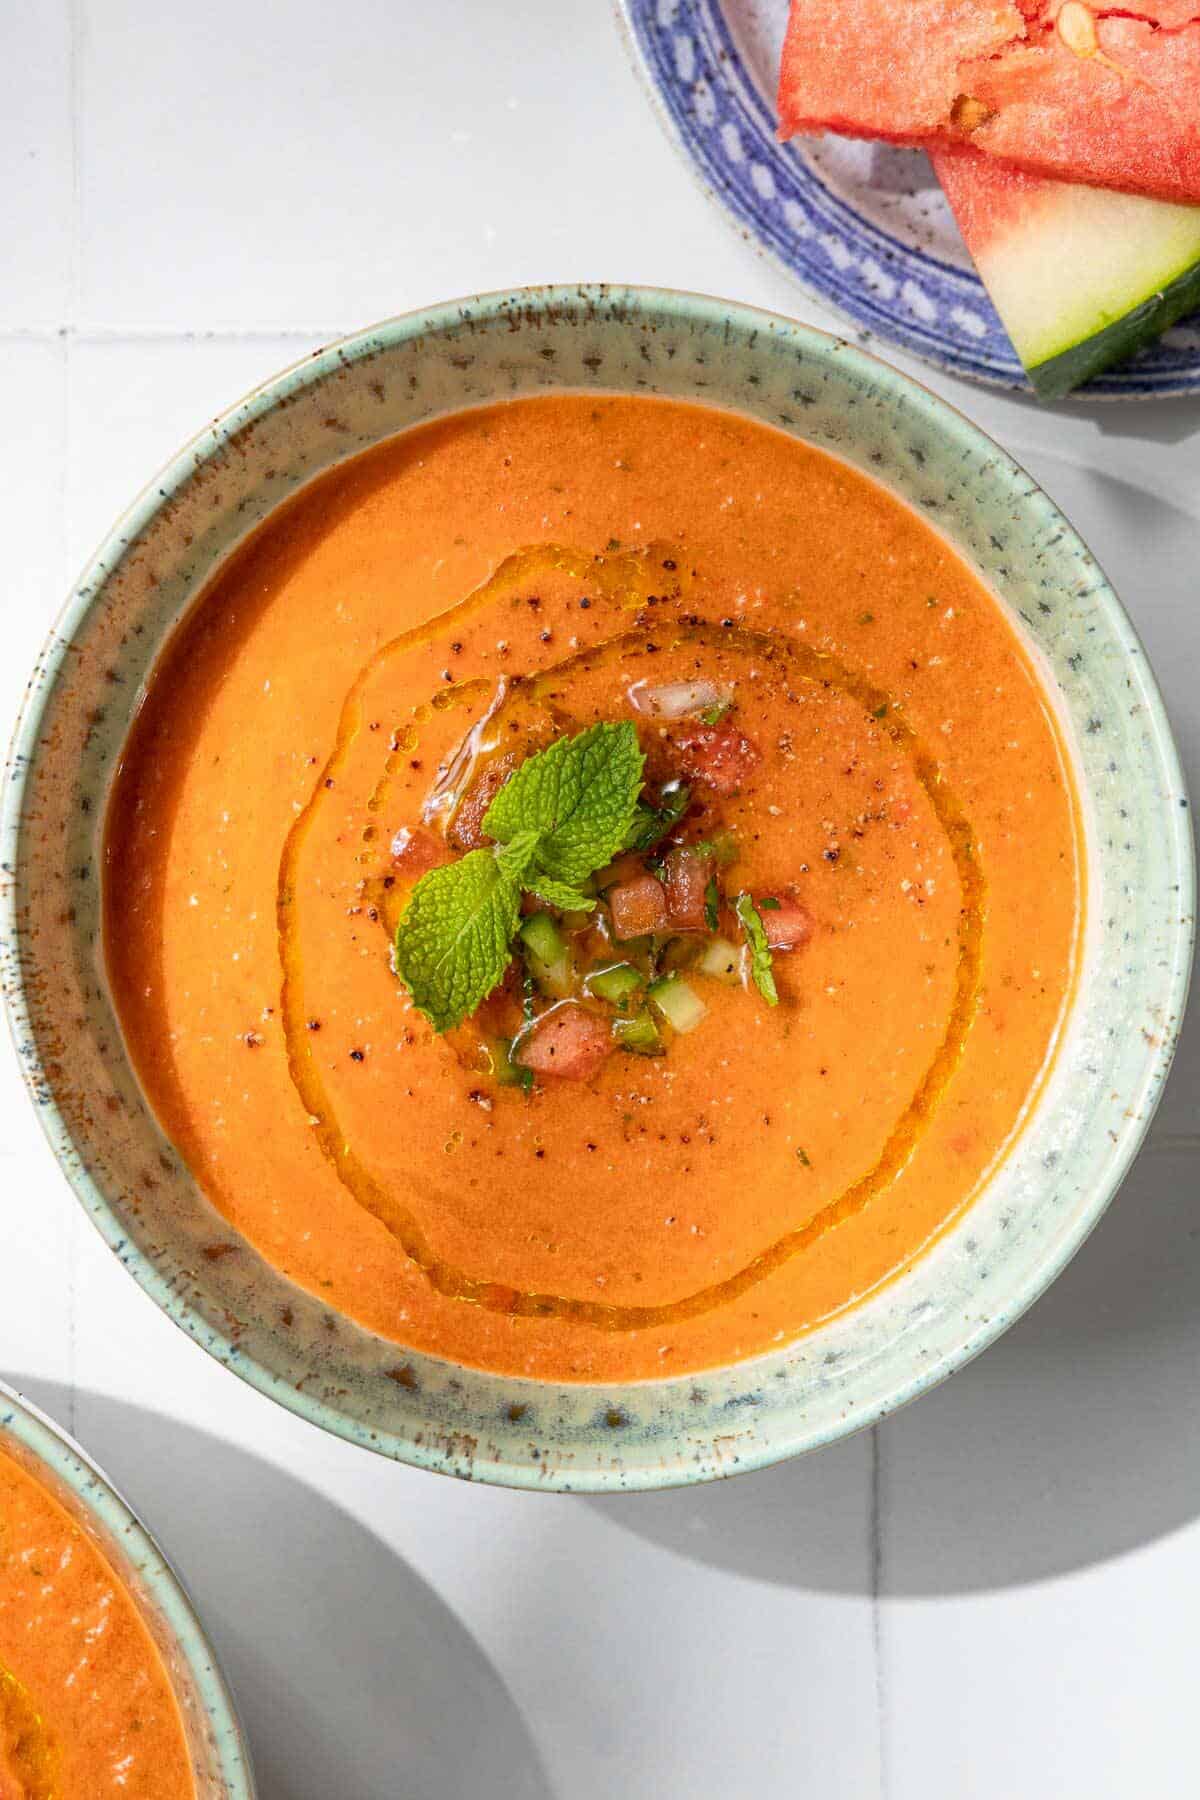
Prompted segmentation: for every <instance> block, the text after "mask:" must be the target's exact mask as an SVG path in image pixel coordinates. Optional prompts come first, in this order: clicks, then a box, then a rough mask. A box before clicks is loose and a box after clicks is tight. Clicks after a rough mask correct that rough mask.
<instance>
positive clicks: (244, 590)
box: [105, 394, 1082, 1380]
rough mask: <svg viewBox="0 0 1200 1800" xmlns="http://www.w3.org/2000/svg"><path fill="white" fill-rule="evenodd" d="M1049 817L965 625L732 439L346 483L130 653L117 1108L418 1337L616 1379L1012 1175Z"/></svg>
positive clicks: (226, 1206)
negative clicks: (127, 1088) (141, 662)
mask: <svg viewBox="0 0 1200 1800" xmlns="http://www.w3.org/2000/svg"><path fill="white" fill-rule="evenodd" d="M1080 846H1081V837H1080V827H1079V822H1078V813H1077V806H1076V800H1075V796H1074V790H1073V786H1072V782H1071V778H1070V774H1069V771H1068V767H1067V763H1066V759H1065V756H1064V749H1063V744H1062V740H1061V738H1060V734H1059V731H1058V728H1057V726H1056V723H1055V719H1054V716H1053V713H1052V710H1051V708H1050V706H1049V704H1048V701H1047V698H1046V695H1045V693H1044V691H1043V689H1042V686H1041V684H1040V682H1039V679H1038V676H1037V674H1036V672H1035V670H1034V668H1033V666H1032V665H1031V662H1030V660H1029V658H1028V657H1027V655H1026V653H1025V651H1024V649H1023V648H1022V645H1021V644H1020V642H1019V641H1018V639H1017V636H1016V635H1015V632H1014V630H1013V629H1012V627H1011V626H1010V624H1009V623H1008V621H1007V620H1006V619H1005V617H1004V615H1003V613H1002V612H1001V609H1000V607H999V606H998V604H997V602H996V601H995V600H994V599H993V597H992V596H991V594H990V593H989V592H988V591H987V590H986V589H985V587H984V586H983V585H982V583H981V582H980V581H979V579H978V578H977V577H976V576H975V575H974V574H973V573H972V571H971V570H970V569H969V568H968V567H967V565H966V564H965V563H964V562H963V560H962V559H961V558H960V557H959V556H958V555H957V554H956V553H955V551H954V550H953V549H952V548H951V547H950V546H949V545H948V544H947V543H946V541H945V540H944V539H943V538H942V537H941V536H939V535H938V534H937V533H936V532H935V531H934V530H932V529H931V528H930V526H929V525H928V524H926V523H925V522H924V521H923V520H922V519H921V518H920V517H918V516H917V514H916V513H915V512H913V511H912V510H910V509H909V508H908V507H906V506H905V505H904V504H903V503H902V502H900V501H899V500H898V499H896V498H895V497H894V496H893V495H891V494H890V493H888V492H887V491H886V490H885V489H884V488H883V487H881V486H879V485H877V484H876V483H874V482H873V481H871V480H869V479H868V478H867V477H865V476H864V475H862V474H860V473H858V472H857V471H856V470H854V469H852V468H850V467H848V466H847V465H846V464H844V463H842V462H841V461H839V460H837V459H835V458H834V457H832V456H830V455H827V454H825V453H824V452H822V451H819V450H817V449H814V448H811V447H809V446H806V445H804V444H802V443H799V442H797V441H796V440H794V439H792V438H790V437H788V436H786V435H784V434H783V433H781V432H777V431H774V430H772V429H770V428H768V427H765V426H762V425H759V424H757V423H754V422H752V421H750V420H748V419H745V418H742V417H740V416H738V415H735V414H732V413H728V412H720V411H716V410H714V409H709V408H702V407H698V406H694V405H690V404H685V403H676V402H668V401H663V400H655V399H650V398H634V397H620V396H614V397H604V398H596V397H591V396H583V395H571V394H561V395H554V396H544V397H538V398H531V399H523V400H516V401H512V402H508V403H505V404H500V405H495V406H491V407H487V408H483V409H480V410H476V411H472V412H465V413H460V414H457V415H454V416H452V417H449V418H447V419H445V420H442V421H438V422H434V423H431V424H429V425H426V426H423V427H420V428H419V429H414V430H412V431H409V432H407V433H405V434H403V435H401V436H399V437H397V438H395V439H393V440H391V441H389V442H387V443H385V444H383V445H381V446H379V447H378V448H376V449H374V450H371V451H369V452H367V453H366V454H363V455H360V456H358V457H357V458H355V459H353V460H351V461H348V462H346V463H344V464H342V465H340V466H339V467H337V468H336V469H334V470H333V471H331V472H329V473H327V474H326V475H324V476H323V477H321V478H320V479H319V480H317V481H315V482H314V483H313V484H312V485H311V486H309V487H307V488H306V489H305V490H303V491H302V492H301V493H300V494H299V495H298V496H297V497H295V498H294V499H293V500H292V501H291V502H290V503H289V504H287V505H286V506H284V507H281V508H280V509H279V511H278V512H276V513H274V514H273V515H271V517H269V518H268V520H267V521H266V522H265V523H264V524H263V525H262V526H261V527H260V528H259V529H258V530H257V531H256V532H255V533H254V534H253V535H252V536H251V538H250V539H249V540H248V541H247V542H246V543H245V545H244V546H243V547H241V549H240V550H238V551H237V552H236V553H235V554H234V555H233V556H232V557H231V558H230V559H229V560H228V562H227V563H226V564H225V565H224V566H223V567H222V568H221V570H220V571H219V572H218V574H217V575H216V577H215V579H214V580H213V581H212V582H211V584H210V585H209V587H208V588H207V590H206V591H205V592H204V593H203V595H202V596H201V597H200V598H199V600H198V601H197V602H196V604H195V606H194V607H193V608H192V610H191V612H190V613H189V615H188V616H187V618H186V619H185V620H184V622H183V623H182V625H181V626H180V627H179V628H178V630H177V631H176V633H175V634H174V636H173V638H172V639H171V640H170V642H169V643H168V645H167V647H166V649H165V650H164V652H163V654H162V656H161V657H160V659H159V661H158V663H157V665H156V667H155V669H154V672H153V674H152V677H151V679H150V681H149V684H148V687H147V692H146V695H145V699H144V702H143V704H142V706H141V709H140V712H139V714H138V717H137V719H136V722H135V724H134V727H133V729H132V731H131V733H130V736H129V740H128V743H127V746H126V749H125V753H124V757H123V761H122V765H121V768H120V771H119V774H118V777H117V779H116V782H115V785H114V789H113V793H112V797H111V801H110V805H109V812H108V819H107V828H106V843H105V944H106V956H107V967H108V972H109V978H110V982H111V987H112V992H113V995H114V998H115V1002H116V1006H117V1010H118V1014H119V1017H120V1020H121V1023H122V1027H123V1030H124V1032H125V1035H126V1039H127V1043H128V1046H129V1049H130V1052H131V1055H132V1057H133V1060H134V1063H135V1066H136V1068H137V1071H138V1074H139V1077H140V1079H141V1081H142V1083H143V1086H144V1089H145V1092H146V1094H147V1096H148V1099H149V1101H150V1103H151V1105H152V1106H153V1108H154V1110H155V1112H156V1113H157V1116H158V1118H159V1119H160V1121H161V1123H162V1125H163V1127H164V1129H165V1131H166V1132H167V1134H168V1135H169V1137H170V1138H171V1139H172V1140H173V1142H174V1143H175V1145H176V1146H177V1147H178V1149H179V1151H180V1152H181V1154H182V1155H183V1157H184V1158H185V1159H186V1161H187V1163H188V1165H189V1167H190V1168H191V1170H192V1172H193V1173H194V1175H195V1177H196V1179H197V1181H198V1183H199V1184H200V1186H201V1187H202V1189H203V1190H204V1192H205V1193H206V1194H207V1195H208V1196H209V1197H210V1198H211V1199H212V1201H213V1202H214V1203H215V1205H216V1206H217V1207H218V1208H219V1209H220V1211H221V1212H222V1213H223V1214H224V1215H225V1217H226V1218H227V1219H228V1220H229V1221H230V1223H231V1224H232V1225H234V1226H235V1227H237V1228H238V1229H239V1230H240V1231H241V1232H243V1233H244V1234H245V1235H246V1236H247V1237H248V1238H249V1239H250V1240H251V1241H252V1242H253V1243H254V1244H255V1245H256V1246H257V1247H258V1249H259V1250H260V1251H261V1252H262V1254H263V1255H264V1256H265V1257H267V1258H268V1259H269V1260H270V1261H271V1262H272V1263H274V1264H275V1265H277V1267H278V1268H279V1269H280V1270H282V1271H283V1272H284V1273H285V1274H286V1275H287V1276H289V1277H290V1278H291V1279H292V1280H294V1281H296V1282H298V1283H300V1284H302V1285H303V1286H304V1287H306V1288H308V1289H310V1290H312V1291H313V1292H314V1293H317V1294H319V1295H320V1296H321V1297H322V1298H323V1299H324V1300H326V1301H327V1302H328V1303H330V1304H332V1305H333V1306H334V1307H336V1308H338V1309H340V1310H341V1311H343V1312H345V1313H346V1314H348V1315H351V1316H352V1317H354V1318H355V1319H357V1320H359V1321H360V1322H361V1323H362V1324H363V1325H365V1326H367V1327H369V1328H371V1329H373V1330H374V1331H376V1332H379V1333H382V1334H384V1335H385V1336H387V1337H389V1338H391V1339H394V1340H396V1341H398V1342H400V1343H402V1344H404V1345H406V1346H409V1347H411V1348H413V1349H418V1350H423V1351H429V1352H433V1353H435V1354H438V1355H441V1356H444V1357H447V1358H449V1359H452V1360H454V1361H457V1362H461V1363H464V1364H469V1365H473V1366H477V1367H481V1368H485V1369H492V1370H498V1371H504V1372H514V1373H522V1374H529V1375H533V1376H537V1377H543V1378H547V1379H576V1380H587V1379H609V1378H643V1377H653V1376H661V1375H664V1374H673V1373H682V1372H684V1371H689V1370H694V1369H699V1368H703V1367H706V1366H712V1365H715V1364H719V1363H723V1362H727V1361H731V1360H734V1359H737V1358H743V1357H746V1356H749V1355H752V1354H754V1353H757V1352H761V1351H764V1350H766V1349H769V1348H771V1347H772V1346H775V1345H777V1344H779V1343H780V1342H783V1341H786V1340H788V1339H791V1338H794V1337H795V1336H796V1335H798V1334H799V1333H801V1332H803V1331H804V1330H806V1329H808V1328H810V1327H812V1326H813V1325H815V1324H816V1323H817V1322H819V1321H820V1320H822V1319H825V1318H827V1317H829V1316H830V1315H831V1314H833V1313H834V1312H836V1311H838V1310H839V1309H840V1308H843V1307H845V1306H847V1305H849V1304H851V1303H852V1302H854V1301H855V1300H856V1299H858V1298H860V1297H861V1296H863V1295H865V1294H866V1293H868V1292H869V1291H870V1290H872V1289H873V1288H875V1287H877V1286H878V1285H879V1284H880V1283H881V1282H883V1281H885V1280H887V1279H888V1278H889V1277H891V1276H894V1275H895V1274H896V1273H897V1272H898V1271H900V1270H902V1269H903V1268H904V1267H905V1266H906V1265H908V1264H909V1263H910V1262H911V1261H912V1259H913V1258H914V1257H916V1256H917V1255H919V1254H920V1252H921V1251H922V1250H923V1249H924V1248H925V1247H926V1246H927V1245H928V1244H929V1243H930V1241H931V1240H932V1239H933V1238H934V1237H935V1235H936V1234H937V1233H938V1232H939V1231H940V1230H941V1229H943V1228H944V1227H945V1226H946V1224H947V1223H948V1222H949V1221H950V1220H952V1219H953V1218H954V1217H955V1215H956V1214H958V1213H959V1211H960V1210H961V1208H962V1207H963V1206H964V1205H965V1204H966V1203H967V1201H968V1200H969V1199H970V1198H971V1196H972V1195H973V1194H974V1193H975V1192H976V1191H977V1190H978V1188H979V1186H980V1184H981V1182H982V1181H983V1180H984V1178H985V1177H986V1175H987V1174H988V1172H989V1171H990V1170H991V1169H992V1168H993V1166H994V1165H995V1164H996V1162H997V1159H998V1158H1000V1157H1001V1156H1002V1155H1003V1154H1004V1152H1005V1150H1006V1148H1007V1147H1008V1146H1009V1145H1010V1144H1011V1142H1012V1140H1013V1137H1014V1134H1015V1133H1016V1132H1017V1130H1018V1129H1019V1126H1020V1123H1021V1120H1022V1116H1023V1114H1024V1113H1025V1111H1026V1110H1027V1108H1028V1107H1029V1105H1030V1103H1031V1100H1032V1098H1033V1097H1034V1096H1035V1095H1036V1092H1037V1090H1038V1087H1039V1083H1040V1082H1041V1081H1042V1079H1043V1077H1044V1074H1045V1071H1046V1069H1047V1067H1048V1063H1049V1059H1050V1057H1051V1055H1052V1053H1053V1049H1054V1046H1055V1042H1056V1038H1057V1036H1058V1033H1059V1031H1060V1029H1061V1026H1062V1022H1063V1019H1064V1017H1065V1013H1066V1010H1067V1007H1068V1003H1069V997H1070V988H1071V981H1072V971H1073V968H1074V963H1075V957H1076V947H1077V943H1078V938H1079V931H1080V920H1081V914H1082V876H1081V862H1082V859H1081V849H1080Z"/></svg>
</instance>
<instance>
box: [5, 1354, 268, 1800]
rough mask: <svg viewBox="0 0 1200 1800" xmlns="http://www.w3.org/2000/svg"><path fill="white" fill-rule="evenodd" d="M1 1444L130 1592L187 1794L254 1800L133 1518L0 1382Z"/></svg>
mask: <svg viewBox="0 0 1200 1800" xmlns="http://www.w3.org/2000/svg"><path fill="white" fill-rule="evenodd" d="M0 1449H3V1450H4V1451H5V1452H6V1453H7V1454H8V1455H9V1456H12V1457H13V1458H14V1459H15V1460H16V1461H18V1462H19V1463H21V1464H22V1465H23V1466H24V1467H25V1468H26V1469H28V1471H29V1472H30V1474H32V1475H34V1476H36V1477H37V1479H38V1480H39V1481H40V1482H41V1483H42V1484H43V1486H45V1487H46V1488H48V1489H49V1491H50V1492H51V1493H52V1494H53V1495H54V1497H55V1499H56V1500H58V1502H59V1503H60V1505H61V1506H62V1507H63V1508H64V1509H65V1511H66V1512H67V1513H69V1515H70V1516H71V1518H73V1519H74V1520H75V1521H76V1522H77V1523H78V1524H79V1525H81V1526H82V1528H83V1529H84V1531H86V1532H87V1534H88V1536H89V1537H90V1538H92V1540H93V1541H94V1542H95V1543H96V1544H97V1545H98V1546H99V1548H100V1550H101V1551H102V1553H103V1555H104V1556H105V1557H106V1559H107V1560H108V1562H109V1564H110V1565H111V1566H112V1568H113V1569H115V1570H116V1572H117V1574H118V1575H119V1576H120V1578H121V1580H122V1581H123V1583H124V1585H125V1587H126V1589H127V1590H128V1592H129V1593H130V1594H131V1595H132V1597H133V1600H134V1602H135V1604H136V1606H137V1607H138V1610H139V1612H140V1613H141V1615H142V1618H143V1620H144V1621H145V1624H146V1627H147V1629H148V1631H149V1632H150V1636H151V1637H152V1639H153V1640H154V1643H155V1646H156V1648H157V1649H158V1653H159V1655H160V1656H161V1658H162V1661H163V1666H164V1668H165V1669H166V1671H167V1676H168V1678H169V1680H170V1682H171V1686H172V1687H173V1689H174V1691H175V1698H176V1700H177V1702H178V1705H179V1710H180V1715H181V1717H182V1719H183V1725H184V1731H185V1734H186V1737H187V1743H188V1749H189V1751H190V1754H191V1759H192V1773H193V1776H194V1779H195V1783H196V1800H254V1792H255V1789H254V1777H253V1775H252V1773H251V1770H250V1761H249V1757H248V1755H247V1751H246V1745H245V1741H244V1739H243V1737H242V1733H241V1730H240V1728H239V1726H238V1721H237V1716H236V1714H235V1712H234V1709H233V1702H232V1700H231V1699H230V1696H229V1691H228V1689H227V1688H226V1686H225V1683H224V1681H223V1680H222V1678H221V1672H220V1670H219V1669H218V1667H217V1662H216V1658H215V1656H214V1655H213V1651H212V1647H211V1645H210V1644H209V1642H208V1640H207V1638H206V1637H205V1635H204V1631H203V1629H202V1627H201V1625H200V1621H199V1620H198V1619H197V1617H196V1615H195V1613H194V1612H193V1611H192V1607H191V1602H190V1601H189V1600H188V1597H187V1595H186V1593H185V1592H184V1590H183V1588H182V1586H181V1585H180V1582H179V1578H178V1577H177V1576H176V1574H175V1573H174V1571H173V1569H172V1568H171V1566H170V1564H169V1563H168V1562H167V1559H166V1557H165V1556H164V1555H163V1553H162V1551H161V1550H160V1549H159V1547H158V1545H157V1544H156V1543H155V1541H154V1539H153V1538H152V1537H151V1536H150V1533H149V1532H148V1531H147V1530H146V1528H145V1526H144V1525H143V1524H142V1523H141V1521H140V1520H139V1519H138V1518H137V1517H136V1516H135V1515H134V1513H133V1512H131V1510H130V1508H129V1507H128V1506H127V1505H126V1503H125V1501H124V1500H122V1498H121V1496H120V1495H119V1494H118V1493H117V1492H116V1490H115V1489H114V1488H113V1487H112V1486H111V1485H110V1484H109V1482H108V1481H107V1480H106V1479H105V1477H104V1476H103V1475H102V1474H101V1472H100V1470H99V1469H98V1468H97V1467H96V1465H95V1463H93V1462H92V1461H91V1460H90V1458H89V1457H88V1456H87V1454H86V1452H85V1451H83V1450H81V1449H80V1447H79V1445H78V1444H76V1443H75V1442H74V1441H73V1440H72V1439H71V1438H69V1437H68V1436H67V1435H66V1433H65V1432H63V1431H61V1430H60V1429H59V1427H58V1426H57V1425H55V1424H54V1423H53V1421H52V1420H50V1419H48V1418H47V1417H46V1415H45V1413H43V1412H39V1411H38V1409H37V1407H35V1406H32V1405H31V1404H30V1403H29V1401H28V1400H24V1399H22V1397H21V1396H20V1395H19V1394H18V1393H16V1392H15V1391H14V1389H12V1388H10V1387H8V1386H7V1384H6V1383H4V1382H0Z"/></svg>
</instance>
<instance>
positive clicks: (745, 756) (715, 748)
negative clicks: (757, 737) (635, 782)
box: [674, 719, 762, 794]
mask: <svg viewBox="0 0 1200 1800" xmlns="http://www.w3.org/2000/svg"><path fill="white" fill-rule="evenodd" d="M674 743H675V749H676V751H677V753H678V756H679V764H680V767H681V768H682V770H683V772H684V774H685V775H687V776H688V777H690V779H691V780H692V781H701V782H705V783H707V785H708V786H709V787H710V788H713V789H714V790H715V792H717V793H718V794H736V793H737V791H738V789H739V788H740V787H741V786H742V784H743V783H744V782H745V781H746V780H747V778H748V777H749V775H750V773H751V771H752V770H753V769H755V768H756V767H757V766H758V764H759V762H760V761H761V760H762V759H761V757H760V755H759V752H758V748H757V746H756V745H754V744H752V743H751V741H750V739H749V738H748V737H747V736H746V735H745V733H744V732H741V731H739V730H738V728H737V726H736V725H735V724H734V722H733V720H732V719H722V720H721V721H720V723H719V724H716V725H688V726H687V727H686V728H685V729H683V730H682V731H680V732H679V733H678V734H677V736H676V737H675V740H674Z"/></svg>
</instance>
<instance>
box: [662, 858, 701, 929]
mask: <svg viewBox="0 0 1200 1800" xmlns="http://www.w3.org/2000/svg"><path fill="white" fill-rule="evenodd" d="M711 874H712V859H711V858H710V857H707V856H703V855H701V854H700V852H699V851H696V850H692V849H687V848H683V847H680V848H678V849H675V850H670V851H668V852H667V859H666V863H665V866H664V869H663V875H664V877H665V885H666V890H667V912H668V914H669V916H670V920H671V924H672V925H673V926H674V927H675V929H676V930H677V931H703V930H704V928H705V923H706V921H705V914H704V904H705V895H706V893H707V890H708V881H709V876H710V875H711Z"/></svg>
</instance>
